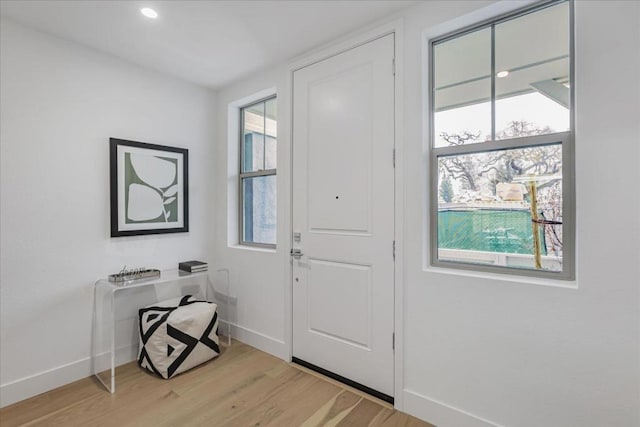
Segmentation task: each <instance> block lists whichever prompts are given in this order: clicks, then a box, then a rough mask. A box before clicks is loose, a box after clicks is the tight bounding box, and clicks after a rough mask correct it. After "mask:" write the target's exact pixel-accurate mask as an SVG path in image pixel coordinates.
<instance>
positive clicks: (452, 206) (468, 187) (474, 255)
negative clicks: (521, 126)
mask: <svg viewBox="0 0 640 427" xmlns="http://www.w3.org/2000/svg"><path fill="white" fill-rule="evenodd" d="M437 222H438V225H437V232H438V259H439V260H444V261H457V262H465V263H476V264H491V265H497V266H506V267H515V268H526V269H540V270H547V271H562V145H561V144H553V145H545V146H539V147H529V148H520V149H511V150H501V151H492V152H484V153H475V154H462V155H453V156H446V157H439V158H438V217H437ZM536 229H537V231H536ZM536 247H538V249H536ZM537 262H538V263H539V265H538V266H536V263H537Z"/></svg>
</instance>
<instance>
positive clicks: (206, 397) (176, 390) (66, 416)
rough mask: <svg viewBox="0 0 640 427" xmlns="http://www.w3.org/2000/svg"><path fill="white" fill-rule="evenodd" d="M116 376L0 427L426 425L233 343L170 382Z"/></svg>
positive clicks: (51, 398)
mask: <svg viewBox="0 0 640 427" xmlns="http://www.w3.org/2000/svg"><path fill="white" fill-rule="evenodd" d="M116 378H117V380H118V383H117V392H116V393H115V394H113V395H111V394H109V393H108V392H107V391H106V390H105V389H104V387H103V386H102V385H101V384H100V383H98V382H97V380H96V379H95V378H86V379H84V380H80V381H77V382H75V383H72V384H68V385H66V386H64V387H60V388H58V389H56V390H53V391H50V392H47V393H44V394H41V395H39V396H36V397H33V398H31V399H27V400H24V401H22V402H18V403H16V404H14V405H11V406H7V407H5V408H3V409H1V410H0V425H2V427H10V426H65V427H67V426H83V427H86V426H118V427H119V426H136V427H138V426H140V427H143V426H176V427H178V426H179V427H183V426H215V427H217V426H234V427H236V426H237V427H244V426H251V427H258V426H260V427H263V426H274V427H296V426H305V427H311V426H354V427H358V426H384V427H391V426H407V427H429V426H431V425H430V424H427V423H424V422H422V421H420V420H418V419H416V418H414V417H411V416H409V415H407V414H403V413H401V412H398V411H396V410H394V409H393V408H392V407H391V406H390V405H388V404H386V403H384V402H382V401H378V400H377V399H374V398H370V397H365V396H367V395H364V394H363V393H360V392H357V391H355V390H352V389H350V388H348V387H346V386H343V385H341V384H340V383H337V382H334V381H332V380H328V379H326V378H325V377H322V376H320V375H318V374H315V373H311V372H310V371H307V370H305V369H303V368H298V367H296V366H295V365H291V364H288V363H286V362H284V361H282V360H280V359H277V358H275V357H273V356H271V355H268V354H266V353H264V352H261V351H259V350H256V349H254V348H252V347H249V346H248V345H245V344H242V343H240V342H236V341H234V342H233V344H232V345H231V347H228V348H223V353H222V354H221V355H220V356H219V357H218V358H217V359H214V360H213V361H212V362H209V363H206V364H204V365H202V366H200V367H198V368H195V369H192V370H191V371H189V372H186V373H184V374H181V375H178V376H177V377H175V378H173V379H171V380H168V381H167V380H163V379H160V378H157V377H155V376H152V375H150V374H147V373H145V372H143V371H142V370H141V369H140V368H138V367H137V365H136V364H135V363H129V364H127V365H124V366H122V367H120V368H118V371H117V373H116ZM431 427H433V426H431Z"/></svg>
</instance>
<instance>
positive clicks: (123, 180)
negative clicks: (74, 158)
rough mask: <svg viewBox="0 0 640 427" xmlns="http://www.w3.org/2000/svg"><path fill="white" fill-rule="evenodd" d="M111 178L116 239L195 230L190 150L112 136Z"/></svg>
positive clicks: (110, 145)
mask: <svg viewBox="0 0 640 427" xmlns="http://www.w3.org/2000/svg"><path fill="white" fill-rule="evenodd" d="M109 174H110V176H109V184H110V203H111V237H123V236H140V235H148V234H165V233H185V232H188V231H189V150H188V149H186V148H177V147H169V146H166V145H157V144H148V143H145V142H138V141H129V140H126V139H118V138H109ZM156 214H157V215H156Z"/></svg>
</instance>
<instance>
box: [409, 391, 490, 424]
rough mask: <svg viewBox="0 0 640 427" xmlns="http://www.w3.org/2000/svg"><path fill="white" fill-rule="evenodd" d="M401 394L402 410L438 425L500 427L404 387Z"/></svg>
mask: <svg viewBox="0 0 640 427" xmlns="http://www.w3.org/2000/svg"><path fill="white" fill-rule="evenodd" d="M403 395H404V402H403V403H404V412H406V413H408V414H410V415H413V416H414V417H417V418H420V419H422V420H425V421H427V422H429V423H431V424H434V425H437V426H438V427H501V425H500V424H497V423H494V422H492V421H489V420H486V419H484V418H482V417H479V416H477V415H473V414H470V413H469V412H466V411H463V410H462V409H459V408H455V407H453V406H451V405H447V404H446V403H443V402H439V401H437V400H435V399H431V398H429V397H427V396H424V395H422V394H420V393H416V392H415V391H411V390H407V389H404V390H403Z"/></svg>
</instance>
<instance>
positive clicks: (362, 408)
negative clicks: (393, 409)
mask: <svg viewBox="0 0 640 427" xmlns="http://www.w3.org/2000/svg"><path fill="white" fill-rule="evenodd" d="M382 409H383V408H382V407H380V405H378V404H377V403H374V402H372V401H371V400H368V399H361V400H360V402H358V404H357V405H356V406H355V407H354V408H353V410H351V411H349V413H348V414H347V416H346V417H344V418H343V419H342V420H341V421H340V422H339V423H338V425H337V427H359V426H369V425H370V424H371V422H373V419H374V418H375V417H376V416H377V415H378V414H379V413H380V412H381V411H382Z"/></svg>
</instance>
